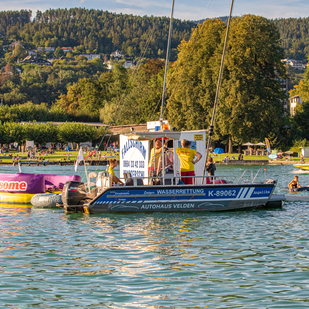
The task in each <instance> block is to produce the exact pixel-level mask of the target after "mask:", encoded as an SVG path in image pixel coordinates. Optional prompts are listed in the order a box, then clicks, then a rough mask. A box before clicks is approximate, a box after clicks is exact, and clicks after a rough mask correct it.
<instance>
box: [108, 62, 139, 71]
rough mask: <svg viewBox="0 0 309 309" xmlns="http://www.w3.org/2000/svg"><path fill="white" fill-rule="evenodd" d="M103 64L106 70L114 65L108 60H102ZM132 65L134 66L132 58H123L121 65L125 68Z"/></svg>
mask: <svg viewBox="0 0 309 309" xmlns="http://www.w3.org/2000/svg"><path fill="white" fill-rule="evenodd" d="M103 64H105V65H106V67H107V69H108V70H112V69H113V68H114V66H113V65H112V61H110V60H108V61H106V62H104V63H103ZM133 66H134V62H133V60H125V61H124V63H123V67H124V68H126V69H127V68H133Z"/></svg>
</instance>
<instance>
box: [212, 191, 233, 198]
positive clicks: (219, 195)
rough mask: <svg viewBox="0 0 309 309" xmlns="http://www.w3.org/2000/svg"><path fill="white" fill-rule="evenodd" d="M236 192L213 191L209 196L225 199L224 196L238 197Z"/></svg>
mask: <svg viewBox="0 0 309 309" xmlns="http://www.w3.org/2000/svg"><path fill="white" fill-rule="evenodd" d="M236 193H237V192H236V190H216V191H214V190H211V191H208V196H210V197H211V196H216V197H223V196H236Z"/></svg>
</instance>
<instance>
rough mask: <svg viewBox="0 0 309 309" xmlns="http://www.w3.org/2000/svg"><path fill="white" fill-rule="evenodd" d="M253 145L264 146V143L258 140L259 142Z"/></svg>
mask: <svg viewBox="0 0 309 309" xmlns="http://www.w3.org/2000/svg"><path fill="white" fill-rule="evenodd" d="M254 145H255V146H266V144H264V143H262V142H260V143H257V144H254Z"/></svg>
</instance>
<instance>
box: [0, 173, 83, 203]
mask: <svg viewBox="0 0 309 309" xmlns="http://www.w3.org/2000/svg"><path fill="white" fill-rule="evenodd" d="M80 180H81V178H80V176H78V175H53V174H25V173H16V174H0V203H6V204H30V201H31V198H32V197H33V196H34V195H35V194H37V193H47V192H51V193H60V192H61V191H62V188H63V185H64V184H65V183H66V181H80Z"/></svg>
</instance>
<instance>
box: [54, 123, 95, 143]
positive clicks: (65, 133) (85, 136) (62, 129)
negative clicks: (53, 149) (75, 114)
mask: <svg viewBox="0 0 309 309" xmlns="http://www.w3.org/2000/svg"><path fill="white" fill-rule="evenodd" d="M58 137H59V140H60V141H63V142H66V143H67V142H73V143H82V142H88V141H92V140H94V139H95V138H97V137H98V130H97V129H96V128H95V127H93V126H89V125H85V124H80V123H69V122H67V123H64V124H60V125H59V127H58Z"/></svg>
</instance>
